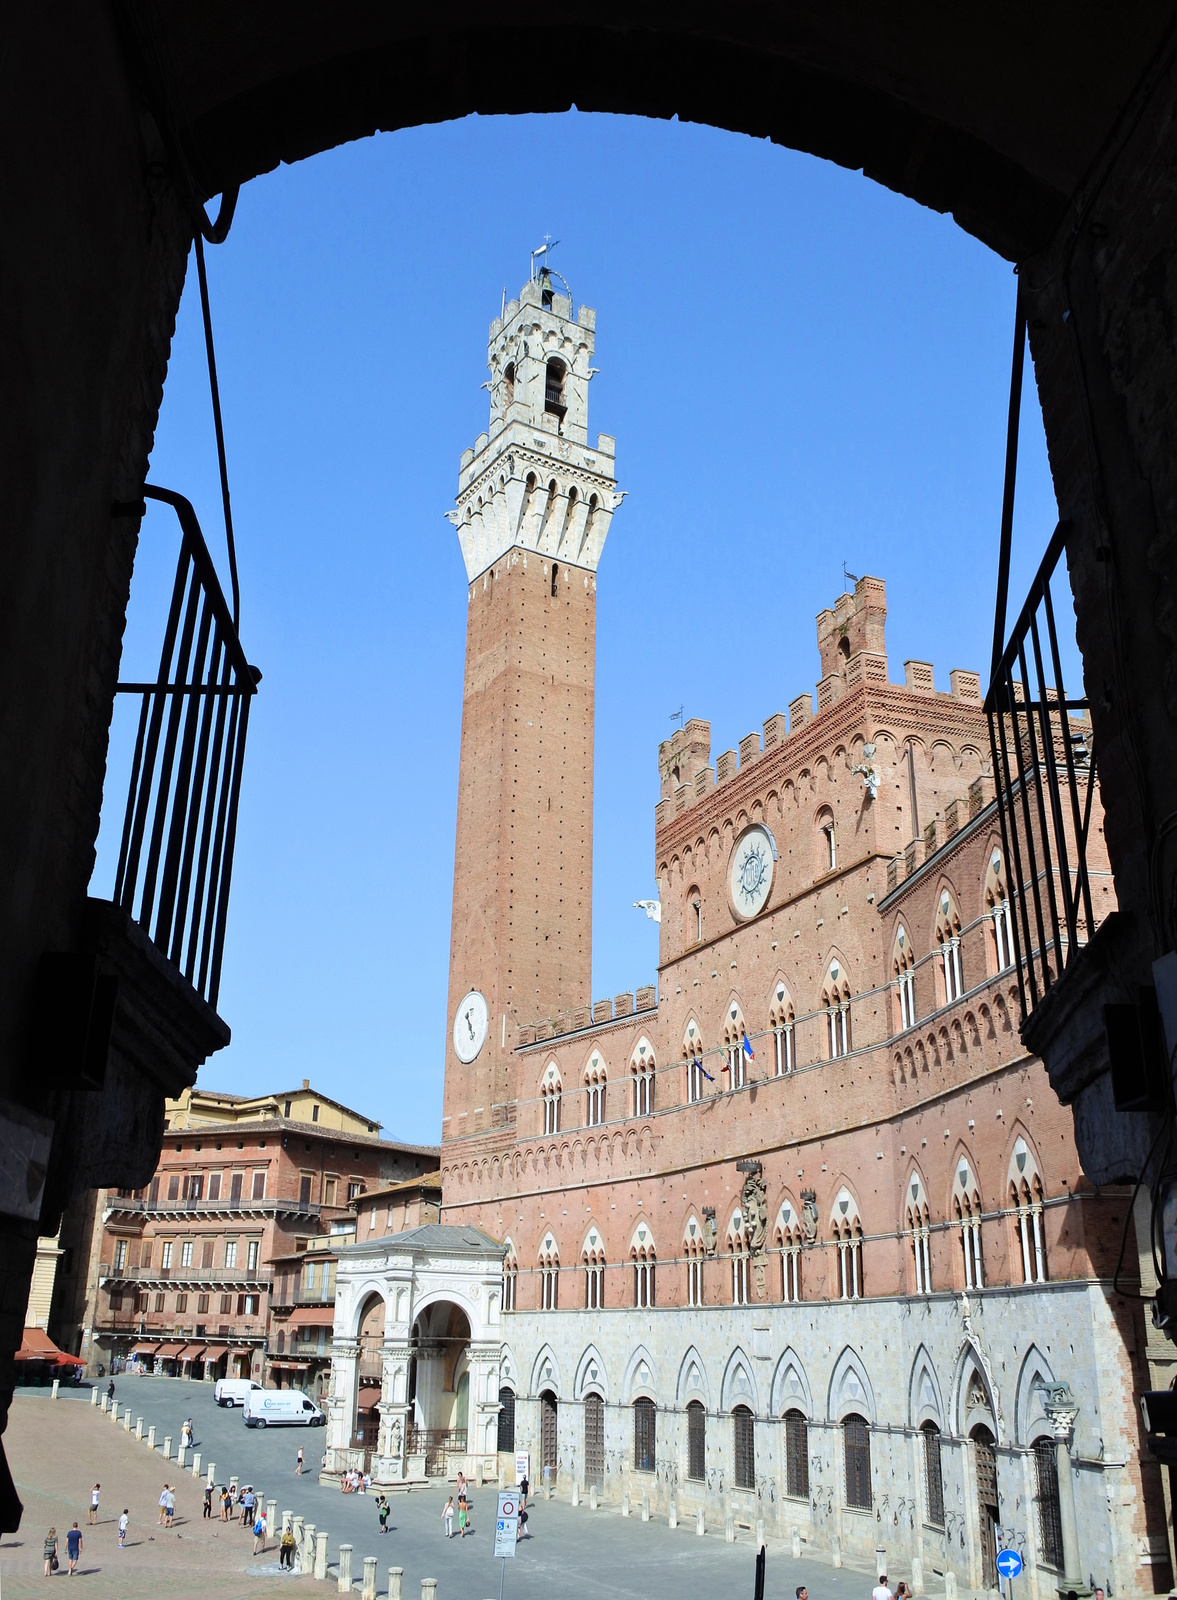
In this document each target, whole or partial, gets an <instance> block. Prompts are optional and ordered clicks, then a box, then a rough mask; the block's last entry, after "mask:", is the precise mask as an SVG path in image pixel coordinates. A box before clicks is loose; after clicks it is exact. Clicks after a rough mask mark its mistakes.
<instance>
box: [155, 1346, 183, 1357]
mask: <svg viewBox="0 0 1177 1600" xmlns="http://www.w3.org/2000/svg"><path fill="white" fill-rule="evenodd" d="M183 1348H184V1346H183V1344H182V1343H181V1344H162V1345H160V1347H159V1349H158V1350H157V1351H156V1352H155V1354H156V1359H157V1360H159V1361H174V1360H175V1359H176V1357H177V1356H178V1355H179V1354H180V1351H181V1350H182V1349H183Z"/></svg>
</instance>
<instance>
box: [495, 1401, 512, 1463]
mask: <svg viewBox="0 0 1177 1600" xmlns="http://www.w3.org/2000/svg"><path fill="white" fill-rule="evenodd" d="M498 1448H499V1449H500V1450H506V1451H508V1452H510V1451H512V1450H514V1448H515V1391H514V1389H507V1388H503V1389H500V1390H499V1439H498Z"/></svg>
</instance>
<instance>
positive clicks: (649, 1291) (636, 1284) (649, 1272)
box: [629, 1222, 657, 1308]
mask: <svg viewBox="0 0 1177 1600" xmlns="http://www.w3.org/2000/svg"><path fill="white" fill-rule="evenodd" d="M629 1258H630V1261H631V1262H632V1263H633V1303H634V1305H635V1306H638V1307H641V1308H646V1307H649V1306H653V1305H654V1304H656V1299H655V1292H654V1291H655V1271H656V1268H657V1260H656V1257H655V1254H654V1236H653V1234H652V1233H651V1232H650V1230H649V1228H648V1227H647V1225H646V1224H645V1223H644V1222H639V1223H638V1225H637V1228H636V1229H635V1230H634V1236H633V1238H632V1239H631V1240H630V1244H629Z"/></svg>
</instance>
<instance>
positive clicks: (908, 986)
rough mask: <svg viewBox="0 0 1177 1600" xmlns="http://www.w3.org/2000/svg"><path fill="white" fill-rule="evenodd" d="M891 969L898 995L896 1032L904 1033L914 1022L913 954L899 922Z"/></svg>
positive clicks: (904, 930)
mask: <svg viewBox="0 0 1177 1600" xmlns="http://www.w3.org/2000/svg"><path fill="white" fill-rule="evenodd" d="M891 964H892V969H893V971H894V973H895V988H896V991H897V993H898V996H899V1018H898V1021H899V1026H898V1028H897V1029H896V1032H898V1033H906V1032H907V1030H908V1028H914V1027H915V1023H916V1011H915V955H914V952H913V951H912V948H911V940H910V938H909V937H908V933H907V929H906V928H905V927H904V926H903V924H902V923H900V924H899V928H898V931H897V932H896V934H895V954H894V956H893V957H892V962H891Z"/></svg>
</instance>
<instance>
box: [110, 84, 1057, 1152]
mask: <svg viewBox="0 0 1177 1600" xmlns="http://www.w3.org/2000/svg"><path fill="white" fill-rule="evenodd" d="M549 232H550V233H551V234H552V235H553V236H554V237H555V238H557V239H559V240H560V241H561V243H560V245H559V248H558V250H557V251H556V252H555V255H554V264H555V265H556V266H557V267H558V268H559V269H560V270H561V271H562V272H563V273H564V274H565V276H566V277H567V278H568V280H569V282H570V284H571V287H572V290H573V294H574V296H575V299H576V301H577V302H578V303H584V304H588V305H591V306H594V307H595V308H596V309H597V317H598V320H597V353H596V357H595V358H594V359H595V363H596V365H597V366H598V367H599V368H600V374H599V376H598V377H597V378H596V380H595V381H594V383H593V386H592V395H591V414H590V419H589V426H590V430H592V431H594V432H595V431H598V430H599V431H603V432H606V433H612V434H614V435H615V436H616V438H617V467H618V479H619V482H620V484H621V486H622V487H623V488H625V489H626V490H628V491H629V493H628V498H627V499H626V501H625V503H624V505H623V506H622V508H621V510H620V511H619V512H618V514H617V515H616V516H615V518H614V520H613V527H612V531H611V533H610V535H609V541H608V544H607V545H606V547H605V552H604V556H603V559H602V562H601V568H600V573H599V581H598V639H597V730H596V774H595V783H596V794H595V817H596V841H595V857H594V873H595V877H594V884H595V889H594V907H593V916H594V960H593V993H594V995H595V996H602V995H609V994H614V993H617V992H620V991H621V990H623V989H631V988H633V987H634V986H635V985H636V984H640V983H645V982H649V981H651V980H652V979H653V978H654V976H655V967H656V962H657V938H656V933H657V930H656V928H655V926H654V924H653V923H650V922H648V921H647V920H646V918H645V917H644V916H643V915H642V914H641V913H640V912H638V911H635V910H633V909H632V902H633V901H634V900H635V899H638V898H640V897H643V896H648V895H651V894H653V893H654V892H655V885H654V877H653V870H654V869H653V807H654V804H655V802H656V800H657V798H658V775H657V761H656V753H657V746H658V742H659V740H661V739H664V738H666V737H667V736H668V734H669V733H670V731H671V728H672V724H671V720H670V717H671V713H672V712H674V711H676V710H677V709H678V707H679V706H683V707H684V708H685V711H686V714H687V715H688V716H699V717H705V718H708V719H709V720H710V722H711V725H712V751H713V754H715V753H718V752H719V751H721V750H725V749H727V748H728V747H729V746H733V745H735V744H736V743H737V742H738V741H739V739H740V738H741V737H742V736H743V735H744V734H746V733H748V732H750V731H751V730H753V729H755V728H759V727H760V725H761V724H762V723H763V721H764V720H765V719H766V718H767V717H768V716H770V715H771V714H772V713H773V712H776V711H780V710H784V709H785V707H786V705H787V703H788V701H789V700H790V699H792V698H793V697H794V696H795V695H797V694H799V693H802V692H803V691H804V690H806V689H811V688H812V686H813V684H814V682H815V680H816V678H817V674H818V662H817V649H816V643H815V632H814V620H813V619H814V616H815V614H816V612H818V611H819V610H820V609H822V608H823V607H824V606H827V605H831V604H832V603H833V601H834V599H835V598H836V596H837V594H838V593H839V592H840V590H841V587H842V563H843V562H845V563H846V564H847V566H848V567H849V568H850V570H851V571H852V572H855V573H859V574H862V573H864V572H869V573H873V574H875V575H877V576H879V577H881V578H883V579H885V580H886V583H887V591H888V606H889V618H888V628H887V641H888V652H889V655H890V660H891V676H892V677H893V678H896V679H899V680H902V676H903V668H902V663H903V661H904V659H905V658H906V657H909V656H915V657H919V658H921V659H925V660H932V661H933V662H934V663H935V669H936V682H937V687H942V688H945V689H946V688H947V687H948V673H949V670H950V669H951V668H952V667H957V666H961V667H970V668H975V669H977V670H979V671H981V672H982V675H983V676H984V675H985V673H986V664H987V661H988V656H989V650H990V646H991V635H992V626H993V591H994V582H995V570H996V543H997V531H998V526H999V519H1000V507H1001V483H1002V470H1003V454H1004V444H1005V418H1006V405H1007V400H1008V383H1009V359H1010V344H1011V337H1012V318H1013V299H1014V279H1013V275H1012V270H1011V268H1010V266H1009V264H1008V263H1007V262H1004V261H1001V260H999V259H998V257H996V256H994V255H993V254H992V253H991V252H990V251H988V250H987V249H986V248H985V247H984V246H982V245H980V244H979V243H977V242H976V241H975V240H973V239H971V238H969V237H968V236H967V235H966V234H964V233H962V232H961V231H960V229H959V228H957V227H956V225H955V224H954V223H953V222H952V221H951V219H949V218H945V217H940V216H937V215H934V214H933V213H931V212H928V211H924V210H921V209H920V208H919V207H917V206H915V205H914V204H912V203H911V202H910V201H907V200H904V199H901V198H899V197H897V196H895V195H892V194H890V193H889V192H888V191H886V190H884V189H880V188H879V187H877V186H876V185H875V184H873V183H871V182H870V181H868V180H867V179H864V178H863V177H862V176H861V174H858V173H850V172H844V171H842V170H841V169H839V168H837V167H833V166H830V165H828V164H826V163H823V162H819V161H815V160H813V159H811V158H810V157H807V156H801V155H797V154H795V153H793V152H791V151H787V150H781V149H778V148H776V147H774V146H772V145H770V144H767V143H763V142H759V141H755V140H751V139H747V138H744V137H742V136H738V135H733V134H726V133H719V132H716V131H715V130H712V129H708V128H700V127H695V126H691V125H686V124H680V123H677V122H675V123H659V122H645V121H641V120H638V119H630V118H620V117H600V116H581V115H578V114H576V113H572V114H570V115H567V116H560V117H523V118H494V119H485V118H481V119H480V118H471V119H469V120H466V121H463V122H459V123H448V124H444V125H442V126H439V127H433V128H422V129H415V130H410V131H408V132H401V133H396V134H388V135H382V136H381V137H379V138H376V139H369V140H366V141H364V142H362V143H357V144H352V145H348V146H346V147H344V148H342V149H340V150H336V151H333V152H330V153H329V154H326V155H323V156H319V157H317V158H315V159H314V160H312V161H309V162H304V163H302V164H300V165H298V166H295V167H290V168H283V169H281V170H280V171H278V172H275V173H272V174H270V175H268V176H266V177H264V178H261V179H258V180H257V181H256V182H254V183H252V184H250V185H249V186H248V187H247V188H246V189H245V191H244V192H243V193H242V196H241V199H240V202H239V205H238V209H237V216H236V220H235V222H234V225H233V230H232V233H231V234H230V236H229V239H228V242H227V243H226V244H224V245H223V246H221V247H220V248H219V249H210V250H209V253H208V255H209V277H210V288H211V294H212V303H213V318H214V326H215V331H216V338H217V359H218V366H219V372H220V380H221V394H222V402H223V406H224V414H225V427H226V435H227V445H228V458H229V472H230V479H231V484H232V492H233V505H234V521H235V525H236V529H237V543H238V553H239V562H240V568H241V584H242V637H243V642H244V644H245V646H246V649H247V652H248V654H249V656H250V659H251V660H253V661H255V662H257V663H258V665H259V666H260V667H261V668H262V670H263V672H264V674H265V676H264V681H263V683H262V687H261V691H260V694H259V698H258V701H257V704H256V706H255V708H254V712H253V718H252V721H251V725H250V736H249V754H248V759H247V763H246V772H245V781H244V789H243V795H242V808H241V823H240V830H239V835H238V846H237V859H236V866H235V873H234V882H233V898H232V903H231V906H230V912H229V931H228V942H227V947H226V957H225V972H224V978H223V982H222V988H221V998H220V1007H219V1009H220V1011H221V1013H222V1015H223V1016H224V1017H225V1018H226V1020H227V1021H228V1022H229V1023H230V1024H231V1026H232V1029H233V1043H232V1045H231V1046H230V1048H229V1049H228V1050H226V1051H224V1052H222V1053H221V1054H219V1055H217V1056H215V1057H213V1059H212V1060H211V1061H210V1062H209V1063H208V1064H207V1065H206V1066H205V1067H204V1068H203V1069H202V1073H201V1082H203V1083H206V1084H208V1085H210V1086H216V1087H221V1088H228V1089H233V1090H237V1091H240V1092H260V1091H262V1090H265V1089H278V1088H282V1087H285V1086H288V1085H289V1084H291V1083H293V1082H297V1081H298V1080H299V1079H301V1078H304V1077H309V1078H310V1079H311V1080H312V1081H313V1082H314V1083H315V1084H316V1085H317V1086H319V1087H321V1088H322V1090H323V1091H324V1092H325V1093H328V1094H331V1095H334V1096H336V1097H337V1098H339V1099H342V1100H344V1101H346V1102H348V1103H350V1104H353V1105H355V1106H357V1107H358V1108H361V1109H362V1110H364V1111H365V1112H366V1113H367V1114H368V1115H371V1116H375V1117H378V1118H379V1119H380V1120H381V1121H382V1122H383V1123H384V1125H385V1129H386V1132H387V1133H388V1134H390V1135H393V1136H399V1137H403V1138H407V1139H411V1140H420V1141H433V1140H435V1139H436V1138H437V1137H438V1135H439V1127H440V1108H441V1075H442V1062H443V1052H444V1042H445V1037H446V1030H447V1019H446V1015H445V1007H446V981H447V967H448V959H449V915H450V894H451V887H452V875H453V850H454V816H455V804H456V784H457V769H458V739H459V729H460V719H461V692H462V667H463V652H464V630H465V618H466V601H465V583H464V574H463V568H462V562H461V558H460V554H459V550H458V543H457V539H456V537H455V535H454V533H453V530H452V528H451V527H450V525H449V524H448V523H447V522H446V521H445V520H444V512H445V511H446V509H447V508H448V507H449V506H450V505H451V504H452V503H453V496H454V491H455V488H456V483H457V469H458V459H459V456H460V455H461V452H462V450H463V449H465V448H466V447H467V446H468V445H471V444H473V442H474V439H475V437H476V435H477V434H478V433H479V432H480V431H481V430H482V429H483V428H484V427H485V426H486V417H487V395H486V392H485V391H484V390H482V389H481V388H480V387H479V386H480V384H481V383H482V382H483V381H484V379H485V377H486V337H487V327H488V324H489V322H490V319H491V318H492V317H493V316H495V315H496V314H497V313H498V310H499V307H500V304H501V299H502V291H503V289H504V288H506V290H507V294H508V297H510V296H511V295H514V294H517V293H518V291H519V289H520V286H521V285H522V283H523V281H524V280H525V278H526V277H527V273H528V253H529V251H530V250H531V249H532V248H533V247H534V246H535V245H537V244H539V243H540V242H541V241H542V238H543V236H544V234H545V233H549ZM1028 371H1029V369H1028ZM151 478H152V480H153V481H155V482H157V483H161V484H164V485H167V486H169V487H171V488H175V489H178V490H180V491H181V492H182V493H184V494H187V495H188V496H189V498H190V499H192V500H193V502H194V503H195V505H196V507H197V511H198V513H199V515H200V517H201V520H202V522H203V524H204V527H205V530H206V533H207V535H208V536H209V542H210V545H211V546H212V548H213V552H214V555H215V556H216V558H217V560H218V563H219V565H220V567H221V570H222V573H224V571H225V566H224V540H223V533H222V531H221V520H220V511H219V506H220V500H219V489H218V482H217V475H216V457H215V451H214V442H213V432H212V421H211V413H210V406H209V397H208V376H207V371H206V368H205V360H204V351H203V344H202V341H201V333H200V311H199V298H198V292H197V285H196V274H195V268H194V266H193V267H192V269H191V271H190V274H189V282H188V285H187V288H186V290H185V294H184V299H183V303H182V305H181V308H180V314H179V319H178V323H177V328H176V338H175V342H174V345H173V351H172V361H171V367H170V370H169V373H168V379H167V386H166V389H165V394H164V403H163V410H162V414H161V417H160V423H159V429H158V432H157V436H156V443H155V449H154V453H153V455H152V462H151ZM1055 518H1056V510H1055V503H1054V495H1053V490H1052V487H1051V483H1050V476H1049V471H1048V467H1047V462H1046V449H1045V442H1044V440H1043V436H1042V428H1041V420H1040V414H1039V411H1038V407H1037V403H1036V400H1035V397H1034V392H1033V383H1032V375H1031V376H1029V377H1028V381H1027V386H1026V405H1025V408H1024V411H1023V428H1022V447H1021V458H1020V463H1019V485H1018V509H1017V518H1016V523H1015V541H1014V542H1015V549H1014V567H1013V577H1012V581H1011V609H1012V610H1014V611H1016V609H1017V606H1018V605H1020V602H1021V597H1022V594H1023V592H1024V591H1025V589H1026V587H1027V586H1028V583H1029V580H1030V577H1031V576H1032V574H1033V571H1034V569H1035V567H1036V566H1037V563H1038V561H1039V559H1040V556H1041V552H1042V549H1043V547H1044V546H1045V544H1046V541H1047V539H1048V538H1049V535H1050V532H1051V529H1052V528H1053V526H1054V521H1055ZM174 556H175V542H174V533H173V525H172V524H171V523H169V521H168V519H167V515H166V514H165V513H164V512H162V511H153V512H152V513H151V515H150V517H149V518H148V520H147V521H146V522H145V524H144V531H143V535H142V539H141V546H140V557H139V561H138V565H137V568H136V574H135V582H134V585H133V589H132V604H131V615H130V619H129V623H128V631H127V642H126V646H125V654H124V671H123V675H124V676H125V677H126V676H138V675H140V674H146V675H153V671H154V660H153V657H154V655H155V654H156V653H157V652H158V641H159V637H160V634H161V630H162V626H163V608H164V604H165V596H164V591H165V589H166V588H167V586H168V585H169V584H170V576H171V569H172V565H173V562H174ZM226 586H227V585H226ZM122 711H123V708H121V707H120V714H122ZM125 760H126V745H125V727H124V726H123V725H122V724H121V723H120V724H116V728H115V736H114V740H113V743H112V759H111V768H110V772H109V775H108V787H107V796H108V802H109V803H108V807H107V812H106V813H105V815H104V830H103V837H102V840H101V848H100V855H99V863H98V866H97V868H96V871H95V877H94V884H93V892H94V893H98V894H108V893H109V892H110V879H111V878H112V876H113V861H112V857H111V854H110V850H109V830H110V828H111V827H112V825H113V826H116V827H117V825H118V822H119V820H120V818H119V815H118V814H119V812H120V810H121V804H122V797H123V795H124V794H125V782H126V778H125V770H126V769H125V765H124V764H122V763H125ZM574 998H575V999H576V1000H580V999H582V998H585V997H580V996H577V997H574Z"/></svg>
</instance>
